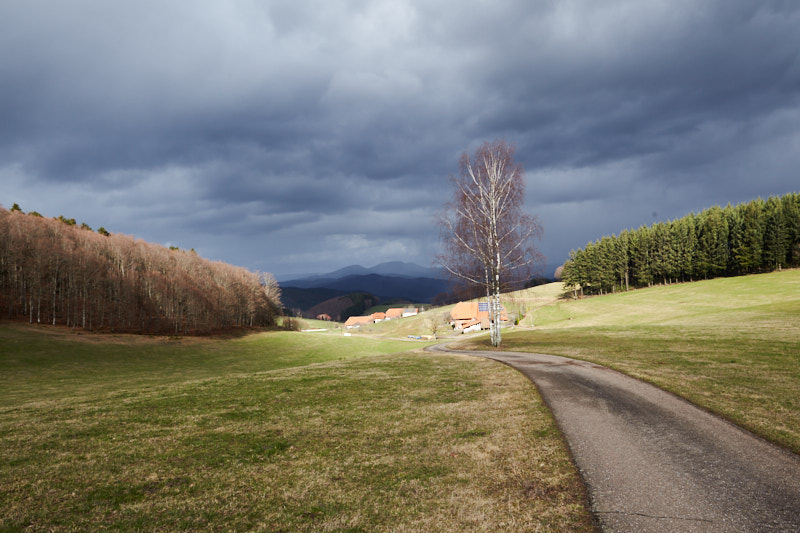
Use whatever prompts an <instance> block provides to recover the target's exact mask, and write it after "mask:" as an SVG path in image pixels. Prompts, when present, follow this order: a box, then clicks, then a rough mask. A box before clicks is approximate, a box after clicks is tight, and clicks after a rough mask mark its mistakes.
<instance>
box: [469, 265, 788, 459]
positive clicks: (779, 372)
mask: <svg viewBox="0 0 800 533" xmlns="http://www.w3.org/2000/svg"><path fill="white" fill-rule="evenodd" d="M534 320H535V324H536V329H535V330H534V331H530V330H527V331H521V330H517V331H514V332H511V331H508V332H506V333H505V334H504V338H503V349H509V350H510V349H513V350H522V351H533V352H543V353H551V354H558V355H567V356H571V357H578V358H581V359H587V360H590V361H595V362H597V363H600V364H604V365H607V366H610V367H612V368H616V369H618V370H620V371H623V372H625V373H627V374H630V375H632V376H636V377H639V378H642V379H645V380H647V381H650V382H652V383H655V384H657V385H659V386H660V387H662V388H665V389H667V390H670V391H673V392H675V393H677V394H679V395H681V396H683V397H685V398H688V399H689V400H691V401H692V402H694V403H696V404H698V405H701V406H704V407H706V408H708V409H710V410H712V411H715V412H717V413H720V414H722V415H723V416H726V417H728V418H729V419H731V420H733V421H735V422H736V423H738V424H740V425H742V426H744V427H746V428H748V429H750V430H752V431H754V432H755V433H758V434H760V435H762V436H764V437H766V438H768V439H770V440H773V441H775V442H778V443H780V444H782V445H784V446H787V447H789V448H791V449H792V450H794V451H796V452H800V394H798V391H800V270H784V271H782V272H774V273H770V274H761V275H754V276H744V277H737V278H724V279H715V280H708V281H701V282H696V283H686V284H680V285H671V286H663V287H654V288H651V289H641V290H637V291H631V292H627V293H621V294H616V295H606V296H598V297H593V298H587V299H585V300H578V301H560V302H555V303H553V304H551V305H549V306H546V307H542V308H538V309H537V310H536V311H535V313H534ZM476 344H478V345H481V346H484V347H485V346H487V345H488V343H487V342H486V341H485V340H483V339H481V340H479V341H477V342H473V343H472V345H476Z"/></svg>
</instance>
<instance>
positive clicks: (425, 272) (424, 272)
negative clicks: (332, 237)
mask: <svg viewBox="0 0 800 533" xmlns="http://www.w3.org/2000/svg"><path fill="white" fill-rule="evenodd" d="M368 274H379V275H381V276H392V277H400V278H433V279H447V274H446V272H445V270H444V269H443V268H434V267H423V266H420V265H417V264H416V263H405V262H403V261H389V262H387V263H381V264H379V265H375V266H374V267H371V268H366V267H363V266H361V265H350V266H346V267H344V268H340V269H339V270H334V271H333V272H328V273H325V274H319V273H317V274H299V275H298V274H282V275H278V276H276V279H277V280H278V282H279V283H280V284H281V285H284V284H287V286H295V285H294V283H296V282H298V281H303V282H305V281H307V280H313V279H341V278H346V277H348V276H366V275H368Z"/></svg>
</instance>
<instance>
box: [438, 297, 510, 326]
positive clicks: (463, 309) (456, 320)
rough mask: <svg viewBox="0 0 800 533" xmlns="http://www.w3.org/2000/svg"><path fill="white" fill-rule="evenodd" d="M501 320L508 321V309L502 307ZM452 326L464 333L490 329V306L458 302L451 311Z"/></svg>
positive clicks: (482, 303)
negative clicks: (465, 331)
mask: <svg viewBox="0 0 800 533" xmlns="http://www.w3.org/2000/svg"><path fill="white" fill-rule="evenodd" d="M500 320H501V321H503V322H505V321H507V320H508V315H507V314H506V309H505V307H503V306H502V305H501V306H500ZM450 325H451V326H453V328H454V329H456V330H459V331H464V330H467V329H469V330H470V331H475V330H478V329H489V327H490V322H489V304H488V303H486V302H458V303H457V304H456V306H455V307H453V310H452V311H450Z"/></svg>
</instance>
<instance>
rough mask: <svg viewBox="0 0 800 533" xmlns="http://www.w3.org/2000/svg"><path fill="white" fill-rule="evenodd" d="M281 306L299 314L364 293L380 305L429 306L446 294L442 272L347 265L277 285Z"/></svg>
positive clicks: (385, 265)
mask: <svg viewBox="0 0 800 533" xmlns="http://www.w3.org/2000/svg"><path fill="white" fill-rule="evenodd" d="M279 284H280V287H281V293H282V300H283V304H284V306H286V307H288V308H290V309H301V310H303V311H305V310H308V309H310V308H311V307H313V306H315V305H317V304H320V303H322V302H324V301H327V300H329V299H331V298H335V297H337V296H344V295H346V294H352V293H354V292H366V293H369V294H372V295H375V296H377V297H378V298H380V299H381V300H382V301H389V300H399V301H407V302H418V303H429V302H430V301H431V300H432V299H433V297H434V296H436V295H437V294H439V293H441V292H446V291H447V290H448V288H449V282H448V280H447V276H446V275H445V272H444V270H443V269H436V268H426V267H422V266H419V265H417V264H414V263H404V262H402V261H392V262H388V263H381V264H379V265H375V266H374V267H371V268H365V267H363V266H361V265H351V266H348V267H344V268H340V269H339V270H335V271H333V272H328V273H326V274H309V275H305V276H304V277H300V278H297V279H288V280H284V281H280V282H279Z"/></svg>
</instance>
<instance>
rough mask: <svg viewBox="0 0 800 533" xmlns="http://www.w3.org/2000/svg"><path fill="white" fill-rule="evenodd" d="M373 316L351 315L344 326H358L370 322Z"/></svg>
mask: <svg viewBox="0 0 800 533" xmlns="http://www.w3.org/2000/svg"><path fill="white" fill-rule="evenodd" d="M372 322H373V318H372V317H371V316H351V317H350V318H348V319H347V322H345V323H344V325H345V326H360V325H361V324H372Z"/></svg>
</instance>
